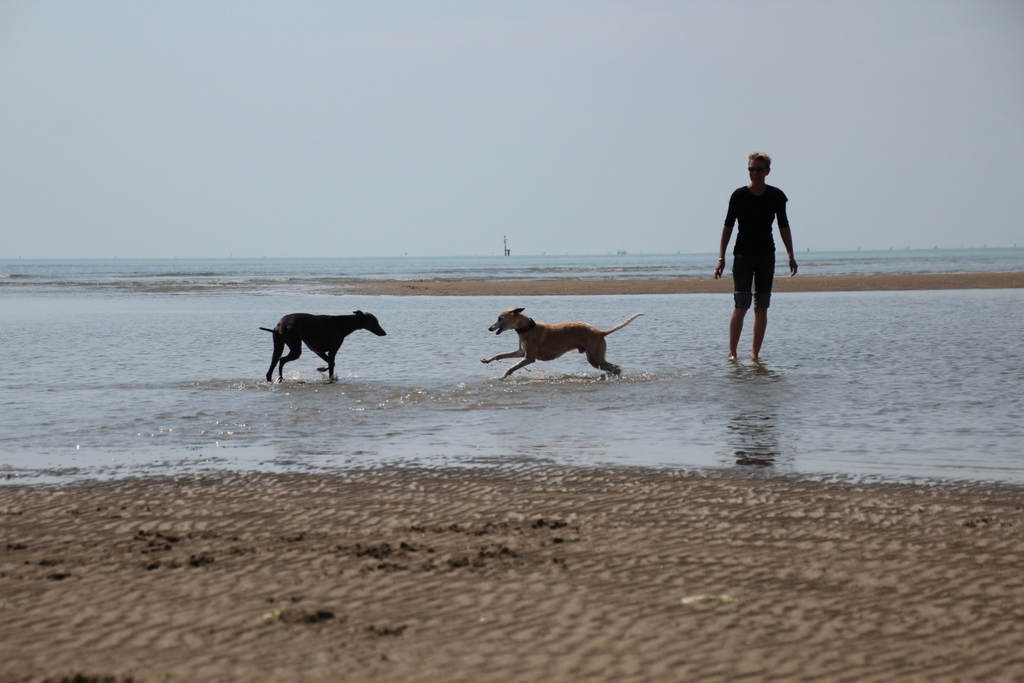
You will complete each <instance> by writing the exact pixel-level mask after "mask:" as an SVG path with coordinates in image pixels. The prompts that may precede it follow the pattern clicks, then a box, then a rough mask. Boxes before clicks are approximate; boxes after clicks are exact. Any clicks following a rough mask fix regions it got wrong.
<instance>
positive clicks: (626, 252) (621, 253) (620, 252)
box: [615, 249, 629, 256]
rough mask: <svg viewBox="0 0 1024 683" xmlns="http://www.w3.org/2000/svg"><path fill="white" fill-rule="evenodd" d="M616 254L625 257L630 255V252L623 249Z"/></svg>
mask: <svg viewBox="0 0 1024 683" xmlns="http://www.w3.org/2000/svg"><path fill="white" fill-rule="evenodd" d="M615 253H616V254H618V255H619V256H624V255H626V254H628V253H629V252H628V251H623V250H622V249H619V250H618V251H617V252H615Z"/></svg>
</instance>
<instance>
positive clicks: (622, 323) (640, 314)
mask: <svg viewBox="0 0 1024 683" xmlns="http://www.w3.org/2000/svg"><path fill="white" fill-rule="evenodd" d="M642 315H643V313H634V314H633V315H631V316H629V318H627V319H626V320H625V321H623V322H621V323H619V324H618V325H616V326H615V327H613V328H612V329H610V330H605V331H604V334H605V336H608V335H609V334H611V333H612V332H614V331H615V330H621V329H622V328H623V327H625V326H626V325H628V324H630V323H631V322H633V321H634V320H636V319H637V318H639V317H640V316H642Z"/></svg>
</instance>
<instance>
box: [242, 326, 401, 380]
mask: <svg viewBox="0 0 1024 683" xmlns="http://www.w3.org/2000/svg"><path fill="white" fill-rule="evenodd" d="M260 329H261V330H266V331H267V332H273V334H274V359H273V360H272V361H270V369H269V370H267V381H268V382H272V381H273V380H274V366H275V365H277V363H278V360H279V359H280V361H281V365H280V366H279V367H278V370H277V377H278V381H282V382H283V381H284V364H285V363H287V362H288V361H293V360H295V359H296V358H298V357H299V356H301V355H302V342H306V346H307V347H308V348H309V350H310V351H312V352H313V353H315V354H316V355H318V356H320V357H321V358H323V359H324V360H325V361H327V367H326V368H317V370H319V371H320V372H323V371H324V370H326V371H327V373H328V375H327V376H328V377H329V378H330V379H332V380H333V379H334V356H335V355H337V353H338V349H340V348H341V344H342V342H344V341H345V337H347V336H348V335H350V334H352V333H353V332H355V331H356V330H368V331H370V332H373V333H374V334H375V335H377V336H378V337H383V336H385V335H386V334H387V332H385V331H384V328H383V327H381V326H380V323H378V322H377V318H375V317H374V316H373V315H372V314H371V313H363V312H362V311H355V314H354V315H310V314H309V313H292V314H291V315H286V316H285V317H283V318H281V320H280V321H279V322H278V323H277V327H275V328H274V329H272V330H271V329H269V328H266V327H261V328H260ZM285 344H287V345H288V355H287V356H285V357H284V358H281V352H282V351H283V350H284V345H285Z"/></svg>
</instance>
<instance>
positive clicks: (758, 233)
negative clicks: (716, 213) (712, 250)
mask: <svg viewBox="0 0 1024 683" xmlns="http://www.w3.org/2000/svg"><path fill="white" fill-rule="evenodd" d="M787 201H788V200H787V199H786V194H785V193H784V192H783V191H782V190H780V189H779V188H777V187H772V186H771V185H768V186H767V187H766V188H765V191H764V194H762V195H761V196H760V197H758V196H757V195H756V194H754V193H753V192H751V191H750V188H749V187H746V186H744V187H741V188H739V189H738V190H736V191H735V192H733V193H732V196H731V197H729V213H728V214H726V216H725V224H726V226H728V227H730V228H731V227H732V226H733V224H734V223H735V222H736V220H737V219H738V220H739V222H740V227H739V230H738V231H737V233H736V246H735V247H733V250H732V253H733V254H743V255H745V256H761V255H764V254H774V253H775V240H774V239H773V238H772V223H773V222H774V221H775V218H776V216H777V217H778V219H779V227H780V228H788V227H789V219H788V218H786V202H787Z"/></svg>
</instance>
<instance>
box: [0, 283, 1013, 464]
mask: <svg viewBox="0 0 1024 683" xmlns="http://www.w3.org/2000/svg"><path fill="white" fill-rule="evenodd" d="M511 305H520V306H526V309H527V313H528V314H530V315H532V316H533V317H535V318H536V319H538V320H542V321H548V322H558V321H562V320H574V319H575V320H584V321H587V322H590V323H592V324H595V325H597V326H599V327H605V328H607V327H611V326H612V325H615V324H617V323H619V322H621V321H622V320H624V319H625V318H627V317H628V316H629V315H631V314H632V313H636V312H643V313H645V316H644V317H641V318H638V319H637V320H635V321H634V322H633V323H632V324H630V325H629V326H628V327H626V328H624V329H622V330H620V331H618V332H616V333H615V334H614V335H612V336H611V337H609V339H608V347H609V351H608V358H609V360H610V361H612V362H615V363H618V364H620V365H621V366H622V367H623V369H624V373H623V375H622V376H621V377H619V378H614V379H605V378H604V377H603V376H602V374H601V373H599V372H598V371H596V370H594V369H593V368H590V367H589V366H588V365H587V364H586V362H585V360H584V359H583V357H582V356H580V355H578V354H575V353H573V354H570V355H566V356H564V357H563V358H561V359H558V360H557V361H553V362H550V363H537V364H535V365H533V366H531V367H530V368H529V369H524V370H521V371H519V372H518V373H516V374H515V375H513V376H512V378H510V379H509V380H505V381H502V380H500V379H499V378H500V375H501V374H502V373H503V372H504V370H505V369H506V368H507V367H509V365H510V364H511V363H512V361H498V362H496V363H493V364H491V365H489V366H485V365H483V364H481V363H480V362H479V359H480V358H483V357H485V356H490V355H493V354H495V353H498V352H501V351H508V350H512V349H513V348H515V346H516V338H515V336H514V335H511V333H505V334H503V335H500V336H495V335H493V334H491V333H488V332H487V327H488V325H490V324H491V323H492V322H493V321H494V318H495V317H496V315H497V313H498V312H499V311H500V310H502V309H504V308H507V307H509V306H511ZM355 309H362V310H366V311H371V312H373V313H374V314H376V315H377V317H378V318H379V319H380V322H381V324H382V325H383V326H384V328H385V329H386V330H387V331H388V336H387V337H383V338H378V337H375V336H373V335H371V334H369V333H367V332H362V331H360V332H356V333H354V334H353V335H352V336H350V337H349V338H348V340H347V341H346V343H345V345H344V346H343V347H342V350H341V352H340V353H339V356H338V358H339V361H338V373H339V375H340V380H339V381H337V382H334V383H329V382H327V381H325V380H324V379H323V376H322V375H321V374H320V373H318V372H317V371H316V369H315V368H316V366H317V365H319V364H321V363H320V360H319V359H318V358H317V357H316V356H315V355H313V354H312V353H310V352H308V351H304V353H303V355H302V357H301V358H300V359H299V360H297V361H295V362H293V363H291V364H289V365H288V366H286V371H285V376H286V381H285V382H284V383H283V384H267V383H266V382H265V381H263V376H264V374H265V373H266V371H267V367H268V365H269V362H270V354H271V339H270V335H269V334H267V333H266V332H262V331H260V330H259V329H258V328H259V327H260V326H265V327H272V326H273V324H274V323H275V322H276V321H277V319H278V318H279V317H280V316H282V315H284V314H286V313H291V312H298V311H306V312H313V313H348V312H350V311H352V310H355ZM730 310H731V297H729V296H723V295H660V296H590V297H521V298H516V299H515V300H512V299H509V298H505V297H438V298H434V297H367V296H348V295H346V296H330V295H322V294H314V293H308V292H306V291H304V290H302V291H295V290H292V291H288V292H283V293H276V294H274V295H273V296H268V295H262V294H258V293H247V292H234V291H228V290H224V291H220V292H219V293H216V294H207V295H196V294H145V295H140V294H126V293H121V292H113V291H110V290H96V289H90V288H86V289H76V290H74V291H69V290H68V289H67V288H59V289H56V290H48V289H45V288H43V289H40V290H23V289H8V290H5V291H3V292H2V294H0V335H2V336H0V341H2V342H3V347H4V349H5V351H6V354H5V355H6V359H5V363H4V368H5V380H4V382H3V384H2V386H0V405H2V407H3V410H2V413H0V476H4V475H6V476H7V481H9V482H27V483H47V482H64V481H71V480H76V479H81V478H93V477H121V476H132V475H141V474H181V473H186V472H204V471H216V470H235V471H250V470H260V471H288V472H295V471H304V472H305V471H336V470H339V469H344V468H346V467H367V466H377V465H396V464H397V465H401V464H416V465H426V466H440V465H453V466H475V465H500V466H507V467H523V466H535V465H549V466H594V465H642V466H667V467H678V468H686V469H695V468H718V467H723V468H730V469H738V470H741V471H749V472H760V471H768V472H773V473H780V474H790V475H799V476H812V477H823V478H841V479H859V480H865V479H867V480H874V479H912V480H918V481H938V480H973V481H998V482H1013V483H1024V448H1022V447H1021V444H1022V443H1024V426H1022V424H1024V423H1022V420H1021V418H1022V417H1024V398H1022V393H1024V392H1022V391H1021V388H1022V387H1024V381H1022V380H1024V370H1022V367H1024V365H1022V361H1024V358H1022V355H1024V354H1022V351H1021V344H1020V340H1021V338H1022V337H1024V335H1022V333H1024V315H1022V314H1024V291H1022V290H965V291H936V292H863V293H807V294H786V295H784V296H782V295H780V296H778V297H776V298H775V299H774V300H773V305H772V309H771V321H770V324H769V330H768V337H767V341H766V343H765V347H764V349H763V357H764V362H763V363H761V364H755V363H752V362H749V361H745V362H740V363H730V362H727V361H726V360H725V355H726V354H725V352H726V337H725V335H726V325H727V321H728V316H729V313H730ZM748 338H749V337H745V341H746V339H748Z"/></svg>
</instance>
